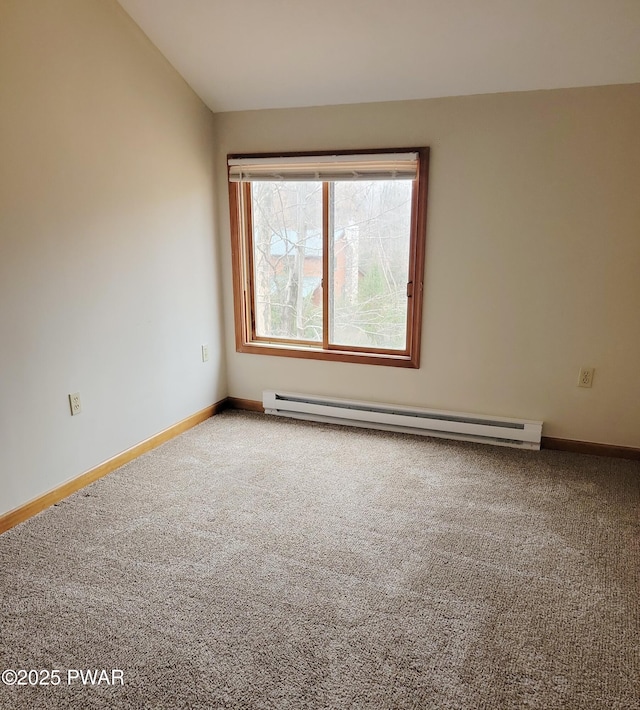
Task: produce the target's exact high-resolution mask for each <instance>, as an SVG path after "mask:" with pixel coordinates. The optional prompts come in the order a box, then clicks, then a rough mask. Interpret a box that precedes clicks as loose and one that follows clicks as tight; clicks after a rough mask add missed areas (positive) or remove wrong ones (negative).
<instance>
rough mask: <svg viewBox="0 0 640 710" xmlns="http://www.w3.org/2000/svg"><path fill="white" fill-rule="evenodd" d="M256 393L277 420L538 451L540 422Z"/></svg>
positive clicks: (269, 391)
mask: <svg viewBox="0 0 640 710" xmlns="http://www.w3.org/2000/svg"><path fill="white" fill-rule="evenodd" d="M262 394H263V396H262V404H263V406H264V411H265V412H266V413H267V414H275V415H277V416H280V417H292V418H294V419H306V420H310V421H315V422H326V423H329V424H344V425H348V426H357V427H365V428H369V429H384V430H386V431H399V432H403V433H406V434H422V435H424V436H436V437H441V438H445V439H459V440H462V441H477V442H481V443H486V444H495V445H498V446H512V447H515V448H519V449H539V448H540V438H541V435H542V422H536V421H530V420H528V419H505V418H504V417H491V416H486V415H481V414H464V413H462V412H446V411H438V410H435V409H420V408H417V407H403V406H396V405H392V404H377V403H374V402H357V401H352V400H347V399H334V398H332V397H331V398H330V397H321V396H317V395H307V394H297V393H293V392H276V391H273V390H266V391H264V392H263V393H262Z"/></svg>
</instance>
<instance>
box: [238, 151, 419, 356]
mask: <svg viewBox="0 0 640 710" xmlns="http://www.w3.org/2000/svg"><path fill="white" fill-rule="evenodd" d="M400 152H414V153H417V154H418V174H417V177H416V179H415V181H414V183H413V190H412V198H411V235H410V247H409V274H408V284H407V291H408V293H407V297H408V300H407V341H406V342H407V348H406V349H405V350H387V349H383V348H364V347H353V346H345V345H329V343H328V342H327V341H326V333H327V328H326V327H323V333H324V336H323V342H322V343H318V346H315V345H309V342H308V341H300V340H288V339H282V338H277V339H275V338H273V339H270V338H264V337H258V336H256V335H255V318H254V315H253V312H252V309H253V304H254V303H255V300H254V297H253V296H254V294H253V288H254V284H253V279H252V274H253V264H252V259H253V253H252V252H253V250H252V248H251V236H252V224H251V207H250V204H251V200H250V184H249V183H242V182H231V181H229V209H230V218H231V261H232V272H233V301H234V321H235V338H236V351H237V352H239V353H250V354H254V355H275V356H279V357H294V358H304V359H309V360H329V361H337V362H357V363H360V364H366V365H387V366H391V367H407V368H419V367H420V345H421V335H422V307H423V300H424V268H425V245H426V231H427V229H426V227H427V197H428V179H429V148H426V147H422V148H389V149H373V150H357V151H356V150H348V151H308V152H307V151H305V152H303V153H301V152H295V153H291V152H288V153H251V154H230V155H228V156H227V159H228V160H229V159H235V158H277V157H281V158H289V157H303V156H321V155H363V154H368V155H369V154H384V153H400ZM365 179H366V178H365ZM328 184H329V183H327V182H325V183H323V252H324V253H323V283H325V284H326V283H328V268H329V266H328V264H329V256H328V241H329V227H328V220H327V214H326V210H327V204H328V201H327V199H326V198H325V196H324V194H325V191H326V190H327V188H328ZM242 191H244V194H243V193H242ZM328 298H329V289H328V288H323V290H322V302H323V322H324V323H325V326H326V320H327V318H328V313H329V309H328Z"/></svg>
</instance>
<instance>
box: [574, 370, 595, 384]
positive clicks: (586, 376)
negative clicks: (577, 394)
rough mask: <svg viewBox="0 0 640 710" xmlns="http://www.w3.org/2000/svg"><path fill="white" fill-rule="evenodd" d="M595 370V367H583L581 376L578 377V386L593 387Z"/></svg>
mask: <svg viewBox="0 0 640 710" xmlns="http://www.w3.org/2000/svg"><path fill="white" fill-rule="evenodd" d="M594 372H595V368H594V367H583V368H581V369H580V376H579V377H578V387H591V386H592V385H593V373H594Z"/></svg>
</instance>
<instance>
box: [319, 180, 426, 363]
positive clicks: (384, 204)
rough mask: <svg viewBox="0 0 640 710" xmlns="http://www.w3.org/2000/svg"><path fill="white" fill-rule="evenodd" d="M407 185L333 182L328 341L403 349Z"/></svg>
mask: <svg viewBox="0 0 640 710" xmlns="http://www.w3.org/2000/svg"><path fill="white" fill-rule="evenodd" d="M412 189H413V183H412V181H411V180H371V181H352V182H336V183H333V198H332V210H331V211H332V215H333V225H332V227H331V235H332V239H331V240H330V242H331V249H332V254H331V258H330V272H331V284H332V292H331V298H330V313H331V316H332V317H331V318H330V334H329V335H330V337H329V340H330V342H331V343H333V344H335V345H354V346H361V347H372V348H388V349H393V350H404V349H405V348H406V338H407V281H408V274H409V246H410V234H411V195H412Z"/></svg>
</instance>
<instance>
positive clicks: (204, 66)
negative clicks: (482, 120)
mask: <svg viewBox="0 0 640 710" xmlns="http://www.w3.org/2000/svg"><path fill="white" fill-rule="evenodd" d="M119 2H120V4H121V5H122V7H123V8H124V9H125V10H126V12H127V13H129V15H130V16H131V17H132V18H133V19H134V20H135V22H137V24H138V25H139V26H140V27H141V28H142V30H143V31H144V32H145V33H146V34H147V35H148V37H149V38H150V39H151V41H152V42H153V43H154V44H155V45H156V46H157V47H158V48H159V50H160V51H161V52H162V53H163V54H164V55H165V57H166V58H167V59H168V60H169V61H170V62H171V64H172V65H173V66H174V67H175V68H176V69H177V70H178V72H180V74H181V75H182V76H183V77H184V78H185V79H186V81H187V82H188V83H189V84H190V85H191V86H192V88H193V89H194V90H195V91H196V93H197V94H198V95H199V96H200V97H201V98H202V99H203V100H204V102H205V103H206V104H207V105H208V106H209V107H210V108H211V109H212V110H213V111H234V110H244V109H260V108H284V107H292V106H315V105H328V104H342V103H361V102H368V101H392V100H401V99H421V98H431V97H437V96H453V95H465V94H478V93H495V92H504V91H527V90H534V89H551V88H565V87H575V86H593V85H603V84H624V83H635V82H640V50H639V46H640V0H393V1H392V0H322V2H311V0H233V1H232V2H230V1H229V0H119Z"/></svg>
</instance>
